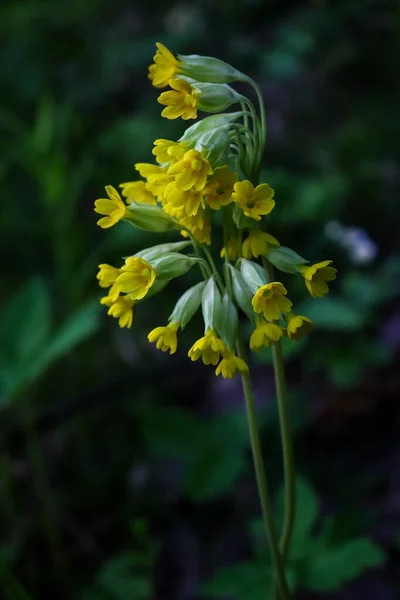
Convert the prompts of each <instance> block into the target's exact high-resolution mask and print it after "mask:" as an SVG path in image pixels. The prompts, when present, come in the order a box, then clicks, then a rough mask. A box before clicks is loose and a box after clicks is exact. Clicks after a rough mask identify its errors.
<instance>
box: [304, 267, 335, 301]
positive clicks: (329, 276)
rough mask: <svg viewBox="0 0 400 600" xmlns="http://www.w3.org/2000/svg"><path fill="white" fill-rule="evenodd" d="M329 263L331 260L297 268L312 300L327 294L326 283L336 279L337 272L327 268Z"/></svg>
mask: <svg viewBox="0 0 400 600" xmlns="http://www.w3.org/2000/svg"><path fill="white" fill-rule="evenodd" d="M331 263H332V261H331V260H324V261H322V262H319V263H316V264H315V265H311V266H310V267H306V266H304V265H301V266H299V271H300V273H301V274H302V275H303V277H304V281H305V284H306V287H307V289H308V291H309V292H310V294H311V296H312V297H313V298H323V296H325V294H327V293H328V292H329V288H328V286H327V284H326V282H327V281H333V280H334V279H336V273H337V270H336V269H334V268H333V267H329V266H328V265H330V264H331Z"/></svg>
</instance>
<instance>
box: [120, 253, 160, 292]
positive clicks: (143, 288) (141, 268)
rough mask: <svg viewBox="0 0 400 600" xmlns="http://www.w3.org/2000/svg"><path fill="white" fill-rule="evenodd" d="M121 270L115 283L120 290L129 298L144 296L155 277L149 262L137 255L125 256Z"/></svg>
mask: <svg viewBox="0 0 400 600" xmlns="http://www.w3.org/2000/svg"><path fill="white" fill-rule="evenodd" d="M121 271H122V273H121V275H119V276H118V277H117V284H118V285H119V287H120V290H121V292H123V293H124V294H128V295H129V298H130V299H131V300H141V299H142V298H144V297H145V296H146V294H147V292H148V291H149V289H150V288H151V286H152V285H153V283H154V280H155V278H156V272H155V270H154V268H153V267H152V266H151V264H150V263H148V262H147V261H146V260H144V259H143V258H139V257H137V256H130V257H129V258H127V259H126V260H125V264H124V266H123V267H121Z"/></svg>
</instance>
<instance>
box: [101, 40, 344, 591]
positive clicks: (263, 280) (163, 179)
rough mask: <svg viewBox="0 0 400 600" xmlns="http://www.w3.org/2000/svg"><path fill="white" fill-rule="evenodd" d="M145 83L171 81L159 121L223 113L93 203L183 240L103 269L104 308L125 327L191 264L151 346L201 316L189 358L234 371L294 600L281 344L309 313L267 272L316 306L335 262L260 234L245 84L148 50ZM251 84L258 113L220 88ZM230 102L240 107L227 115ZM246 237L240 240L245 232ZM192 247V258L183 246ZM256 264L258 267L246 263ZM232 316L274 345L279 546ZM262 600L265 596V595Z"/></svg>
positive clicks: (269, 529) (263, 190)
mask: <svg viewBox="0 0 400 600" xmlns="http://www.w3.org/2000/svg"><path fill="white" fill-rule="evenodd" d="M149 78H150V79H151V80H152V82H153V85H154V86H155V87H165V86H166V85H170V87H171V88H172V89H171V91H168V92H163V93H162V94H161V95H160V97H159V99H158V100H159V102H160V103H161V104H163V105H165V106H166V108H165V109H164V110H163V112H162V115H163V116H165V117H166V118H168V119H176V118H179V117H182V118H183V119H185V120H187V119H194V118H196V117H197V110H201V111H204V112H211V113H220V114H216V115H215V116H211V117H207V118H205V119H203V120H201V121H199V122H198V123H196V124H195V125H192V126H191V127H189V128H188V129H187V130H186V132H185V133H184V135H183V136H182V137H181V138H180V140H178V141H177V142H175V141H170V140H165V139H158V140H156V141H155V143H154V149H153V154H154V155H155V158H156V161H157V163H158V164H150V163H139V164H137V165H136V169H137V171H138V172H139V173H140V175H141V176H142V177H143V180H141V181H132V182H126V183H123V184H121V185H120V187H121V188H122V195H123V196H124V200H123V199H122V198H121V196H120V194H119V192H118V191H117V190H116V189H115V188H113V187H112V186H107V187H106V192H107V195H108V198H107V199H105V198H103V199H99V200H96V202H95V211H96V212H97V213H99V214H100V215H101V218H100V219H99V221H98V225H99V226H100V227H102V228H103V229H107V228H109V227H112V226H113V225H115V224H116V223H118V222H119V221H120V220H122V219H123V220H126V221H128V222H129V223H131V224H132V225H133V226H136V227H138V228H141V229H145V230H148V231H152V232H155V233H166V232H168V231H173V230H177V231H180V232H181V235H182V236H183V237H184V238H189V240H190V242H189V244H187V243H186V242H179V241H178V242H171V243H167V244H160V245H158V246H154V247H151V248H147V249H144V250H141V251H140V252H138V253H136V254H135V255H132V256H129V257H127V258H125V262H124V264H123V266H122V267H120V268H118V267H114V266H111V265H109V264H101V265H100V266H99V273H98V275H97V278H98V280H99V283H100V286H101V287H103V288H106V289H108V294H107V296H105V297H104V298H102V300H101V303H102V304H105V305H106V306H107V307H108V314H109V315H111V316H113V317H115V318H117V319H118V320H119V325H120V326H121V327H128V328H129V327H131V326H132V322H133V309H134V306H135V305H136V304H138V303H140V302H141V301H143V300H144V299H145V298H147V297H148V296H150V295H154V294H157V293H160V292H161V291H162V290H163V289H164V288H165V286H166V285H167V284H168V282H169V281H171V280H172V279H174V278H176V277H180V276H182V275H184V274H186V273H187V272H188V271H189V270H190V269H191V268H192V267H193V266H195V265H196V266H198V267H199V269H200V273H201V276H202V281H200V282H199V283H197V284H196V285H194V286H193V287H191V288H189V289H188V290H187V291H186V292H185V294H184V295H183V296H182V297H181V298H180V300H179V301H178V302H177V304H176V306H175V308H174V310H173V311H172V313H171V316H170V318H169V324H168V325H165V326H160V327H156V328H155V329H154V330H152V331H151V332H150V333H149V335H148V339H149V341H150V342H153V343H156V345H157V348H159V349H160V350H162V351H164V352H165V351H168V350H169V351H170V353H171V354H174V353H175V352H176V350H177V345H178V339H177V334H178V331H179V329H184V327H185V326H186V325H187V323H188V322H189V321H190V319H191V318H192V317H193V315H194V314H195V313H196V312H197V311H198V309H199V308H200V306H201V308H202V315H203V320H204V337H202V338H200V339H199V340H198V341H197V342H195V343H194V345H193V346H192V348H191V349H190V350H189V357H190V358H191V360H193V361H196V360H198V359H200V358H201V359H202V361H203V362H204V364H206V365H208V364H212V365H214V366H216V370H215V373H216V375H220V374H221V375H222V376H223V377H224V378H232V377H234V376H235V375H236V373H240V375H241V377H242V382H243V390H244V396H245V400H246V408H247V417H248V426H249V433H250V442H251V447H252V452H253V459H254V467H255V472H256V479H257V484H258V489H259V495H260V501H261V506H262V512H263V518H264V525H265V531H266V535H267V539H268V542H269V547H270V552H271V558H272V566H273V580H274V581H275V584H274V590H273V594H274V596H275V597H276V598H281V599H282V600H286V599H288V598H290V597H291V592H290V587H291V584H290V583H289V579H288V573H287V570H286V568H285V565H286V560H287V557H288V552H289V548H290V540H291V537H292V531H293V525H294V519H295V500H296V498H295V486H294V465H293V452H292V440H291V431H290V418H289V411H288V405H287V400H286V391H285V378H284V371H283V361H282V354H281V348H280V339H281V338H282V337H284V336H285V337H287V338H288V339H289V340H294V341H298V340H300V339H301V338H302V337H303V336H304V335H305V334H306V333H308V332H309V331H310V330H311V327H312V322H311V320H310V319H309V318H308V317H305V316H300V315H296V314H294V313H293V312H292V304H293V303H292V302H291V300H289V298H288V297H287V289H286V288H285V286H284V285H283V284H282V283H281V282H280V281H276V279H275V275H274V267H276V268H277V269H278V270H280V271H283V272H284V273H289V274H291V275H297V276H301V277H303V279H304V281H305V285H306V288H307V290H308V292H309V293H310V295H311V296H312V297H313V298H322V297H323V296H325V294H326V293H327V292H328V285H327V281H332V280H333V279H335V277H336V269H334V268H333V267H332V266H331V262H332V261H323V262H320V263H316V264H314V265H311V266H310V265H308V264H307V263H308V261H307V260H306V259H304V258H302V257H301V256H300V255H299V254H297V253H296V252H295V251H293V250H292V249H291V248H288V247H284V246H281V245H280V243H279V241H278V240H277V239H276V238H274V237H273V236H271V235H270V234H269V233H268V232H267V231H266V221H265V216H266V215H269V214H270V213H271V211H272V209H273V208H274V206H275V200H274V199H273V196H274V190H273V189H272V188H271V187H270V186H269V185H268V184H266V183H261V184H260V183H259V171H260V163H261V159H262V156H263V151H264V145H265V138H266V116H265V108H264V103H263V99H262V95H261V92H260V89H259V87H258V86H257V84H256V83H254V82H253V80H252V79H250V78H249V77H248V76H246V75H244V74H242V73H240V72H239V71H237V70H236V69H234V68H233V67H231V66H230V65H228V64H226V63H224V62H222V61H219V60H217V59H214V58H209V57H201V56H197V55H191V56H178V57H177V58H176V57H175V56H174V55H173V54H172V53H171V52H170V51H169V50H168V49H167V48H166V47H165V46H163V45H162V44H157V53H156V55H155V57H154V63H153V64H152V65H151V66H150V69H149ZM232 82H245V83H249V84H250V85H251V86H252V87H253V89H254V90H255V92H256V94H257V97H258V101H259V111H258V112H257V111H256V109H255V107H254V105H253V103H252V102H251V100H250V99H249V98H247V97H246V96H243V95H241V94H238V93H237V92H236V91H235V90H234V89H233V88H231V87H230V86H229V85H228V84H229V83H232ZM234 104H239V108H240V110H239V111H237V112H233V113H224V112H223V111H225V110H226V109H227V108H229V107H230V106H232V105H234ZM214 217H215V219H217V218H221V220H222V223H223V248H222V251H221V255H222V257H223V258H224V263H223V269H222V272H221V271H219V270H218V268H217V267H216V265H215V262H214V259H213V258H212V255H211V253H210V252H209V250H208V248H207V245H209V244H210V241H211V235H212V223H213V218H214ZM244 233H246V234H247V237H246V239H245V240H243V234H244ZM188 247H191V249H192V250H193V254H183V253H182V252H180V251H181V250H183V249H185V248H188ZM259 257H261V258H262V264H259V263H258V262H256V261H254V260H251V259H252V258H255V259H258V258H259ZM239 310H241V311H242V312H243V313H244V314H245V315H246V316H247V318H248V320H249V321H250V323H251V324H252V326H253V327H254V331H253V333H252V334H251V337H250V342H249V345H250V349H251V350H252V351H253V352H258V351H259V350H260V349H261V348H263V347H267V348H270V347H272V353H273V363H274V372H275V382H276V391H277V397H278V406H279V415H280V425H281V434H282V452H283V462H284V471H285V503H284V504H285V511H284V522H283V526H282V535H281V539H280V541H279V539H278V533H277V528H276V525H275V522H274V516H273V509H272V503H271V499H270V493H269V489H268V485H267V480H266V476H265V468H264V462H263V457H262V453H261V445H260V438H259V432H258V424H257V417H256V411H255V406H254V397H253V390H252V382H251V378H250V375H249V367H248V364H247V354H246V349H245V345H244V341H243V336H242V333H241V330H240V329H241V328H240V325H239V314H238V312H239ZM265 593H267V589H265Z"/></svg>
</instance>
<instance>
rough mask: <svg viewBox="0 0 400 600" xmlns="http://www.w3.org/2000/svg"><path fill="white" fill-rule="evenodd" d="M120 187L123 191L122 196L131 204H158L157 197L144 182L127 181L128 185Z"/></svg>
mask: <svg viewBox="0 0 400 600" xmlns="http://www.w3.org/2000/svg"><path fill="white" fill-rule="evenodd" d="M119 187H120V188H121V189H122V195H123V196H124V197H125V198H127V199H128V200H129V202H139V203H140V204H157V201H156V199H155V197H154V196H153V194H152V193H151V192H150V190H149V189H148V187H147V184H146V183H145V182H144V181H127V182H126V183H120V184H119Z"/></svg>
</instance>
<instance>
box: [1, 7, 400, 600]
mask: <svg viewBox="0 0 400 600" xmlns="http://www.w3.org/2000/svg"><path fill="white" fill-rule="evenodd" d="M0 32H1V38H2V53H1V58H0V75H1V76H0V89H1V102H0V105H1V109H0V131H1V135H0V145H1V151H0V177H1V189H2V201H1V202H0V227H1V236H0V244H1V246H2V253H1V255H2V258H3V270H2V273H3V274H2V280H1V299H0V305H1V319H0V352H1V358H0V409H1V429H0V447H1V456H0V462H1V468H0V490H1V491H0V498H1V500H0V502H1V530H2V537H1V540H2V541H1V544H0V588H1V590H2V593H3V596H2V597H5V598H7V599H8V600H39V599H42V598H45V597H49V596H50V594H52V595H53V597H57V598H59V599H61V600H63V599H71V598H74V599H81V600H133V599H134V600H158V599H162V600H205V599H207V598H216V599H230V600H264V599H265V597H266V595H265V594H266V592H265V590H266V589H268V587H267V586H268V580H269V579H270V572H269V571H268V569H267V568H266V567H265V565H266V564H267V562H268V560H269V557H268V552H267V549H266V548H265V545H264V542H263V532H262V527H261V524H260V511H259V504H258V499H257V492H256V488H255V482H254V475H253V470H252V465H251V460H250V455H249V447H248V436H247V429H246V421H245V415H244V413H243V401H242V394H241V385H240V380H239V378H236V379H234V380H231V381H230V380H227V381H221V380H220V379H217V378H215V377H214V374H213V370H211V369H210V368H206V367H204V366H202V365H199V364H197V363H191V362H190V361H188V359H187V357H186V353H187V350H188V348H189V347H190V345H191V344H192V342H193V340H194V339H197V337H199V335H200V332H201V322H200V319H197V320H196V319H194V320H193V322H192V323H191V324H190V326H189V327H188V328H187V329H186V330H185V332H184V334H183V335H182V336H181V340H180V351H179V352H178V353H177V355H175V356H173V357H169V355H164V354H162V353H160V352H157V351H156V350H155V348H154V347H151V346H150V345H149V344H148V343H147V341H146V335H147V332H148V331H149V330H150V329H152V328H153V327H155V326H158V325H162V324H163V323H164V321H165V319H166V318H167V317H168V315H169V314H170V312H171V310H172V308H173V305H174V303H175V301H176V299H177V298H178V297H179V296H180V294H181V293H183V292H184V291H185V289H186V288H187V287H188V285H189V282H190V279H191V277H193V283H194V282H195V279H194V277H195V274H194V273H193V275H192V274H190V275H189V276H188V278H186V279H185V280H183V279H180V280H176V281H174V282H173V283H172V284H171V285H170V286H169V287H168V288H167V289H166V290H165V291H164V292H163V294H162V296H156V297H155V298H152V299H151V300H149V301H148V302H146V303H143V305H141V306H140V307H139V308H138V310H137V311H136V316H135V318H136V322H135V324H134V327H133V329H132V330H120V329H119V328H118V325H117V322H116V321H115V320H114V319H111V318H110V317H107V316H106V312H105V310H104V307H101V306H100V304H99V298H100V297H101V295H102V291H101V290H100V289H99V288H98V286H97V282H96V273H97V265H98V264H99V263H102V262H107V263H111V264H118V262H119V260H120V257H121V256H126V255H127V254H128V255H129V254H133V253H134V252H135V251H137V250H138V249H139V248H143V247H146V246H150V245H153V244H155V243H159V242H160V241H168V240H170V239H171V240H173V239H175V238H174V237H173V236H172V237H169V238H168V237H164V238H163V239H162V240H160V238H159V237H156V238H155V237H154V236H152V235H151V234H148V233H146V232H140V231H139V230H133V229H132V228H131V227H129V225H126V224H120V225H119V226H117V227H114V228H112V229H111V230H107V231H103V230H100V229H99V228H98V227H97V226H96V220H97V218H98V217H96V215H95V214H94V212H93V202H94V200H95V199H96V198H99V197H102V196H104V191H103V188H104V185H107V184H112V185H115V186H116V185H118V184H119V183H120V182H122V181H129V180H131V179H134V171H133V164H134V163H135V162H137V161H147V160H149V159H150V158H151V148H152V143H153V141H154V139H156V138H158V137H163V138H171V139H176V138H177V137H179V136H180V135H181V134H182V133H183V130H184V123H183V122H182V121H179V122H168V121H166V120H165V119H162V118H161V117H160V110H161V109H160V106H159V105H158V103H157V102H156V98H157V95H158V93H157V91H156V90H154V89H153V88H152V86H151V85H150V82H149V81H148V79H147V66H148V64H149V63H150V62H151V59H152V56H153V54H154V50H155V42H156V41H162V42H163V43H164V44H166V45H167V46H168V47H169V48H171V49H172V50H173V51H175V52H179V53H182V54H190V53H198V54H205V55H209V54H212V55H214V56H217V57H219V58H221V59H224V60H226V61H228V62H229V63H231V64H232V65H234V66H235V67H237V68H238V69H240V70H242V71H245V72H246V73H248V74H249V75H251V76H252V77H253V78H254V79H256V80H257V81H258V82H259V83H260V85H261V87H262V90H263V94H264V97H265V101H266V106H267V113H268V142H267V152H266V154H265V159H264V167H263V179H264V181H267V182H268V183H269V184H270V185H272V186H273V187H274V188H275V190H276V202H277V204H276V208H275V210H274V212H273V213H272V215H271V221H270V222H271V231H272V233H273V234H274V235H276V236H277V237H278V239H279V240H281V242H282V243H283V244H285V245H288V246H292V247H294V248H295V249H296V250H297V251H298V252H300V254H302V255H303V256H305V257H307V258H308V259H309V260H310V261H311V262H318V261H320V260H323V259H328V258H330V259H333V260H334V262H335V266H336V267H337V268H338V269H339V277H338V280H337V281H336V282H335V283H334V285H332V287H331V290H332V291H331V294H330V295H329V296H327V297H326V298H325V299H324V300H319V301H313V302H309V300H308V298H307V293H306V290H305V287H304V284H303V283H302V282H301V281H299V282H297V281H296V282H293V278H292V279H291V280H290V281H289V286H290V295H291V297H292V298H293V300H294V301H295V305H296V312H298V313H300V314H301V313H303V314H306V315H308V316H309V317H311V318H312V319H313V320H314V322H315V331H314V333H313V335H312V336H310V337H309V338H307V339H306V340H304V342H303V341H302V342H299V343H292V344H291V345H290V346H289V347H285V355H286V359H287V360H286V364H287V378H288V385H289V399H290V405H291V411H292V419H293V429H294V435H295V452H296V463H297V469H298V472H299V479H298V497H299V506H298V511H299V517H298V520H297V523H296V527H295V534H294V543H293V551H292V553H291V556H290V565H289V576H290V578H291V580H292V581H293V582H294V584H295V586H296V598H298V599H315V600H318V599H322V598H331V599H332V600H335V599H337V600H350V599H363V600H368V599H371V600H372V599H373V600H377V599H378V598H379V600H391V599H395V598H398V597H399V595H400V575H399V572H400V569H399V563H400V470H399V464H400V436H399V432H400V427H399V417H400V408H399V403H398V398H399V391H400V373H399V346H400V301H399V300H400V247H399V239H400V236H399V232H400V220H399V218H398V196H399V191H400V169H399V162H398V159H399V139H400V115H399V106H400V88H399V80H398V75H399V72H400V10H399V4H398V2H397V1H396V0H392V1H390V0H387V1H386V2H383V1H382V2H379V1H372V0H338V1H336V2H329V1H328V0H326V1H324V0H314V1H311V0H310V1H309V2H300V1H298V0H296V1H294V0H293V1H290V0H289V1H287V2H280V1H278V0H243V1H239V0H221V1H220V2H211V1H209V0H207V1H204V2H179V1H177V2H167V1H165V0H162V1H161V0H154V1H153V2H151V3H150V2H145V1H144V0H136V1H134V2H132V1H128V0H119V1H118V2H112V1H111V0H86V1H85V2H81V0H70V1H69V2H61V1H58V2H56V1H55V0H52V1H50V0H13V2H10V3H9V4H8V5H7V6H6V5H4V6H3V7H2V9H1V18H0ZM219 249H220V248H219V242H218V241H217V242H215V245H214V246H213V252H214V253H215V256H218V253H219ZM296 286H297V287H296ZM251 368H252V374H253V377H254V381H255V388H256V396H257V403H258V407H259V410H260V421H261V423H262V436H263V443H264V449H265V455H266V463H267V470H268V476H269V478H270V480H271V486H272V489H273V491H274V498H275V506H276V512H277V516H278V518H279V515H280V514H281V500H280V498H281V491H280V490H281V483H282V481H281V470H282V465H281V457H280V445H279V434H278V422H277V414H276V409H275V398H274V387H273V374H272V370H271V358H270V354H269V352H268V351H266V352H265V353H260V355H257V356H253V357H252V364H251Z"/></svg>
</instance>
